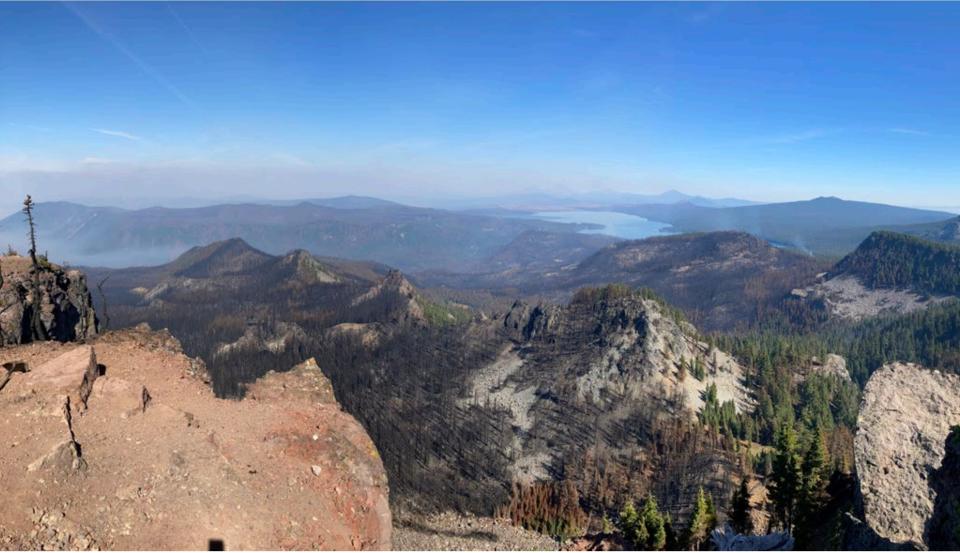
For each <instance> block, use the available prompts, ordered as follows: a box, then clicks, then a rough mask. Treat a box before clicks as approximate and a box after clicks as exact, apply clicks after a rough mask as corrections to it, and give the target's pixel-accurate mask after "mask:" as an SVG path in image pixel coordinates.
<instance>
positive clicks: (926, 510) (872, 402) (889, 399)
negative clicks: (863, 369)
mask: <svg viewBox="0 0 960 553" xmlns="http://www.w3.org/2000/svg"><path fill="white" fill-rule="evenodd" d="M957 424H960V377H958V376H956V375H951V374H942V373H940V372H939V371H931V370H927V369H924V368H922V367H920V366H917V365H914V364H902V363H893V364H889V365H886V366H884V367H883V368H881V369H880V370H878V371H877V372H876V373H874V374H873V376H871V377H870V380H869V381H868V382H867V386H866V388H865V389H864V393H863V403H862V405H861V408H860V416H859V419H858V421H857V435H856V438H855V440H854V449H855V457H856V465H857V475H858V478H859V483H860V495H861V497H862V500H863V511H864V516H865V522H866V523H867V525H868V526H869V527H870V528H871V529H872V530H873V531H874V532H875V533H876V534H877V535H878V536H879V537H880V538H883V539H886V540H888V541H889V542H891V543H892V544H895V545H896V544H903V545H910V546H913V547H922V548H926V547H929V546H930V545H931V544H930V528H931V520H932V519H933V517H934V514H935V511H936V510H937V505H939V504H941V503H942V500H941V499H940V498H939V497H938V493H942V492H941V491H940V490H938V488H937V485H936V484H935V483H936V482H937V478H938V475H941V474H942V473H943V464H944V458H945V456H946V453H947V448H946V443H947V437H948V434H949V433H950V429H951V426H952V425H957ZM954 489H955V488H954Z"/></svg>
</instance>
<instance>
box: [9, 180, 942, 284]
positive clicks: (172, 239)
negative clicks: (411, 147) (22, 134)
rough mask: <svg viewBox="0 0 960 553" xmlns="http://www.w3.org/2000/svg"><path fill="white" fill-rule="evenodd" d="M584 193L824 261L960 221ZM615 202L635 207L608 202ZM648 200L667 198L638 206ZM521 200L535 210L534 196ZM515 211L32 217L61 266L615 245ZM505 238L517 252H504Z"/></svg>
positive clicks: (19, 227)
mask: <svg viewBox="0 0 960 553" xmlns="http://www.w3.org/2000/svg"><path fill="white" fill-rule="evenodd" d="M524 198H525V200H528V201H530V202H532V201H535V200H543V201H544V202H545V203H542V204H540V206H541V207H542V208H544V209H547V208H550V207H549V206H550V204H548V203H546V202H547V201H548V200H551V198H550V197H547V196H537V197H533V196H530V197H517V199H524ZM586 199H587V198H586V197H584V198H583V200H584V201H583V202H582V203H580V204H577V203H576V202H577V201H579V200H578V198H567V199H563V201H569V202H570V203H569V204H568V207H558V206H556V205H554V206H553V208H555V209H580V210H613V211H619V212H622V213H627V214H633V215H638V216H641V217H645V218H647V219H650V220H652V221H657V222H662V223H664V225H669V226H670V229H669V230H671V231H673V232H676V233H686V232H707V231H720V230H732V231H740V232H747V233H750V234H753V235H754V236H757V237H759V238H762V239H764V240H767V241H769V242H770V243H772V244H774V245H776V246H780V247H785V248H791V249H797V250H800V251H802V252H805V253H812V254H817V255H822V256H826V257H832V258H840V257H842V256H843V255H845V254H847V253H849V252H851V251H852V250H853V249H855V248H856V247H857V245H858V244H859V243H860V242H862V241H863V240H864V239H865V238H866V237H867V236H868V235H869V234H870V233H871V232H873V231H876V230H892V231H896V232H901V233H906V234H912V235H915V236H919V237H922V238H927V239H932V240H939V241H947V242H950V241H960V217H957V216H956V215H954V214H951V213H947V212H941V211H930V210H923V209H913V208H904V207H897V206H890V205H883V204H873V203H865V202H853V201H846V200H841V199H838V198H816V199H814V200H809V201H802V202H786V203H775V204H760V205H736V206H734V207H718V205H720V204H727V203H742V201H741V200H710V199H705V198H696V197H691V196H687V195H684V194H682V193H679V192H675V191H671V192H666V193H664V194H660V195H656V196H640V195H624V194H618V195H611V196H609V197H607V196H604V195H595V196H591V197H589V199H590V200H591V202H592V205H593V207H590V206H589V205H588V204H587V203H586ZM614 199H619V200H630V202H631V203H621V204H611V203H604V202H606V201H611V200H614ZM644 201H659V202H675V203H640V202H644ZM693 201H699V202H701V203H711V204H712V205H711V206H705V205H698V204H696V203H691V202H693ZM676 202H679V203H676ZM525 205H528V206H530V207H529V209H533V207H532V206H533V204H532V203H527V204H525ZM577 206H579V207H577ZM519 213H523V212H519ZM517 214H518V212H517V211H512V210H508V209H505V208H502V207H501V208H490V209H484V210H472V211H451V210H444V209H432V208H422V207H411V206H406V205H403V204H399V203H395V202H391V201H387V200H382V199H378V198H371V197H364V196H344V197H338V198H326V199H312V200H304V201H278V202H271V203H266V204H263V203H243V204H221V205H212V206H206V207H191V208H165V207H152V208H146V209H136V210H128V209H121V208H117V207H91V206H85V205H81V204H76V203H70V202H48V203H39V204H37V207H36V212H35V215H36V220H37V225H38V232H39V248H40V250H41V252H49V253H50V254H51V257H52V258H53V259H54V260H58V261H67V262H71V263H78V264H83V265H102V266H113V267H121V266H131V265H144V264H158V263H164V262H167V261H170V260H171V259H173V258H174V257H176V256H177V255H179V254H181V253H183V252H184V251H186V250H187V249H189V248H191V247H194V246H200V245H205V244H209V243H211V242H215V241H218V240H226V239H230V238H242V239H244V240H246V241H247V242H249V243H250V244H251V245H253V246H254V247H256V248H259V249H261V250H263V251H265V252H267V253H269V254H282V253H284V252H286V251H290V250H295V249H304V250H307V251H309V252H311V253H312V254H315V255H323V256H331V257H340V258H346V259H355V260H369V261H375V262H379V263H384V264H387V265H390V266H393V267H397V268H399V269H401V270H404V271H407V272H422V271H429V270H440V271H448V272H450V271H452V272H461V273H462V272H479V273H486V272H491V271H492V270H496V269H497V267H493V266H486V264H488V263H501V262H503V261H504V260H505V259H506V258H503V257H501V258H499V259H498V258H497V257H496V256H497V254H501V256H507V257H509V256H511V255H513V256H519V257H520V258H522V259H523V260H524V261H525V262H526V263H527V264H528V265H531V266H534V265H541V266H543V267H548V266H556V265H558V264H559V265H566V264H570V263H576V262H579V261H581V260H583V259H584V258H586V257H587V256H589V255H590V254H592V253H594V252H596V251H598V250H599V249H600V248H601V247H603V246H605V245H609V244H611V243H613V242H616V241H618V240H619V238H617V237H599V236H598V237H591V238H585V237H583V236H582V235H581V234H579V231H581V230H585V229H587V228H593V229H596V228H597V227H596V226H592V227H591V226H590V225H587V224H573V223H561V222H555V221H546V220H539V219H535V218H531V217H517V216H516V215H517ZM508 215H509V216H508ZM25 236H26V228H25V223H24V221H23V216H22V215H21V214H19V213H14V214H12V215H10V216H9V217H7V218H5V219H3V220H0V245H3V244H5V243H9V244H12V245H13V246H14V247H16V248H18V249H20V250H21V251H22V250H25V249H26V248H25V247H24V244H25ZM518 240H520V242H517V241H518ZM511 243H515V244H514V245H515V246H516V247H517V248H520V247H521V246H522V248H523V251H520V250H519V249H515V250H514V251H512V252H511V251H509V250H504V248H507V247H508V246H509V245H511ZM561 250H562V251H561Z"/></svg>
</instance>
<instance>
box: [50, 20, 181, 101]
mask: <svg viewBox="0 0 960 553" xmlns="http://www.w3.org/2000/svg"><path fill="white" fill-rule="evenodd" d="M64 6H66V7H67V9H69V10H70V11H71V12H73V14H74V15H76V16H77V18H78V19H80V21H82V22H83V23H84V24H85V25H86V26H87V28H89V29H90V30H91V31H93V32H94V33H96V34H97V35H99V36H100V37H101V38H103V39H104V40H106V41H107V42H109V43H110V45H112V46H113V47H114V48H116V49H117V50H118V51H119V52H120V53H121V54H123V55H124V56H126V57H127V59H129V60H130V61H132V62H133V63H134V64H135V65H136V66H137V67H139V68H140V70H141V71H143V72H144V73H146V74H147V76H149V77H150V78H152V79H153V80H154V81H156V82H157V84H159V85H160V86H162V87H163V88H165V89H166V90H167V91H168V92H170V94H173V95H174V96H175V97H176V98H177V99H178V100H180V101H181V102H183V103H184V104H186V105H187V106H189V107H191V108H193V107H196V106H195V104H194V103H193V102H192V101H190V99H189V98H187V97H186V96H185V95H184V94H183V93H182V92H180V89H178V88H177V87H176V86H174V85H173V83H171V82H170V81H169V80H167V78H166V77H164V76H163V74H162V73H160V72H159V71H158V70H157V69H156V68H154V67H153V66H152V65H150V64H148V63H147V62H145V61H143V60H142V59H141V58H140V56H138V55H136V54H134V53H133V51H132V50H130V48H128V47H127V46H126V45H125V44H124V43H123V42H121V41H120V40H119V39H117V38H116V37H114V36H113V34H111V33H110V32H108V31H107V30H106V29H104V28H103V27H101V26H100V25H99V24H98V23H97V22H96V21H94V20H93V19H92V18H91V17H90V16H89V15H87V14H86V13H84V11H83V10H82V9H81V8H80V6H79V5H75V4H72V3H69V2H65V3H64Z"/></svg>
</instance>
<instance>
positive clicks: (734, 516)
mask: <svg viewBox="0 0 960 553" xmlns="http://www.w3.org/2000/svg"><path fill="white" fill-rule="evenodd" d="M752 510H753V509H752V507H751V506H750V489H749V488H748V487H747V477H746V476H744V477H743V479H742V480H740V487H739V488H737V490H736V491H734V492H733V499H732V500H731V501H730V512H729V513H728V515H727V516H729V518H730V525H731V526H733V529H734V530H736V531H737V532H738V533H740V534H752V533H753V517H751V516H750V513H751V511H752Z"/></svg>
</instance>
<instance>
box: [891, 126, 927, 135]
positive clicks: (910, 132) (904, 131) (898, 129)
mask: <svg viewBox="0 0 960 553" xmlns="http://www.w3.org/2000/svg"><path fill="white" fill-rule="evenodd" d="M887 132H892V133H895V134H908V135H911V136H930V133H929V132H927V131H923V130H920V129H911V128H907V127H893V128H890V129H887Z"/></svg>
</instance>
